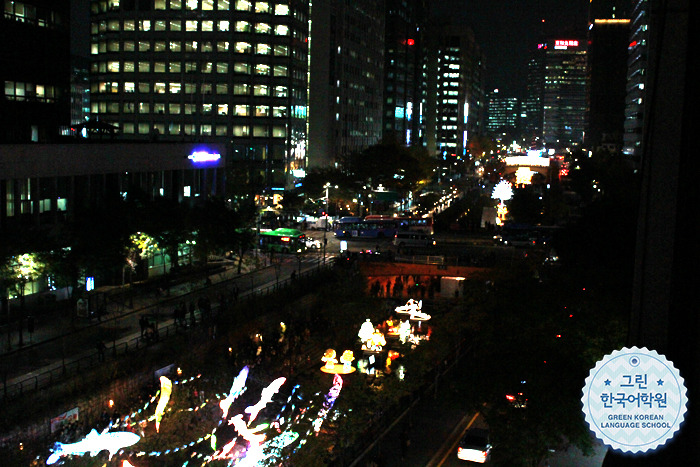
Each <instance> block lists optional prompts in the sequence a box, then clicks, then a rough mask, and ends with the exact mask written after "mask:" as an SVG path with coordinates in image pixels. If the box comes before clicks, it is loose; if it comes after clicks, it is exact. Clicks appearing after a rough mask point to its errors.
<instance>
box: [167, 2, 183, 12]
mask: <svg viewBox="0 0 700 467" xmlns="http://www.w3.org/2000/svg"><path fill="white" fill-rule="evenodd" d="M170 9H171V10H182V0H170Z"/></svg>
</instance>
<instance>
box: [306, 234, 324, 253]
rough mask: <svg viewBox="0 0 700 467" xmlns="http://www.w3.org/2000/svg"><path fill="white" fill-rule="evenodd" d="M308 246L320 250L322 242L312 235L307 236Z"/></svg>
mask: <svg viewBox="0 0 700 467" xmlns="http://www.w3.org/2000/svg"><path fill="white" fill-rule="evenodd" d="M306 248H308V249H312V250H318V249H319V248H321V242H320V241H318V240H314V239H313V238H311V237H306Z"/></svg>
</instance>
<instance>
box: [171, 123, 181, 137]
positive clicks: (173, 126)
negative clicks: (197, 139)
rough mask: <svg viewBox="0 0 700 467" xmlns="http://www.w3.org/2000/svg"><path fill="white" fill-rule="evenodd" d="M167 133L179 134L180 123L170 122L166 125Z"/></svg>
mask: <svg viewBox="0 0 700 467" xmlns="http://www.w3.org/2000/svg"><path fill="white" fill-rule="evenodd" d="M168 133H169V134H171V135H179V134H180V124H179V123H171V124H169V125H168Z"/></svg>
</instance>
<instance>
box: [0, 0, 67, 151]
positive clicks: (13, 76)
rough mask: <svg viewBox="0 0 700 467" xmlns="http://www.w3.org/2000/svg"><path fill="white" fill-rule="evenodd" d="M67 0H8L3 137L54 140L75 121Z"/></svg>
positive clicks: (3, 29) (3, 27)
mask: <svg viewBox="0 0 700 467" xmlns="http://www.w3.org/2000/svg"><path fill="white" fill-rule="evenodd" d="M69 19H70V11H69V1H68V0H23V1H6V2H4V14H3V16H2V17H0V41H2V44H3V47H2V51H1V52H0V82H2V83H3V86H4V88H3V95H2V98H0V142H2V143H26V142H42V143H45V142H50V141H54V140H56V139H57V138H58V137H59V129H60V127H61V126H65V125H68V124H69V123H70V22H69Z"/></svg>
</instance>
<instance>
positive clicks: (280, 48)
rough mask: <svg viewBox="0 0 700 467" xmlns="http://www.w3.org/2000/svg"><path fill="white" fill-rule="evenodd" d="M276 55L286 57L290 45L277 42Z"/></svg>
mask: <svg viewBox="0 0 700 467" xmlns="http://www.w3.org/2000/svg"><path fill="white" fill-rule="evenodd" d="M275 55H278V56H282V57H286V56H287V55H289V47H287V46H286V45H281V44H276V45H275Z"/></svg>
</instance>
